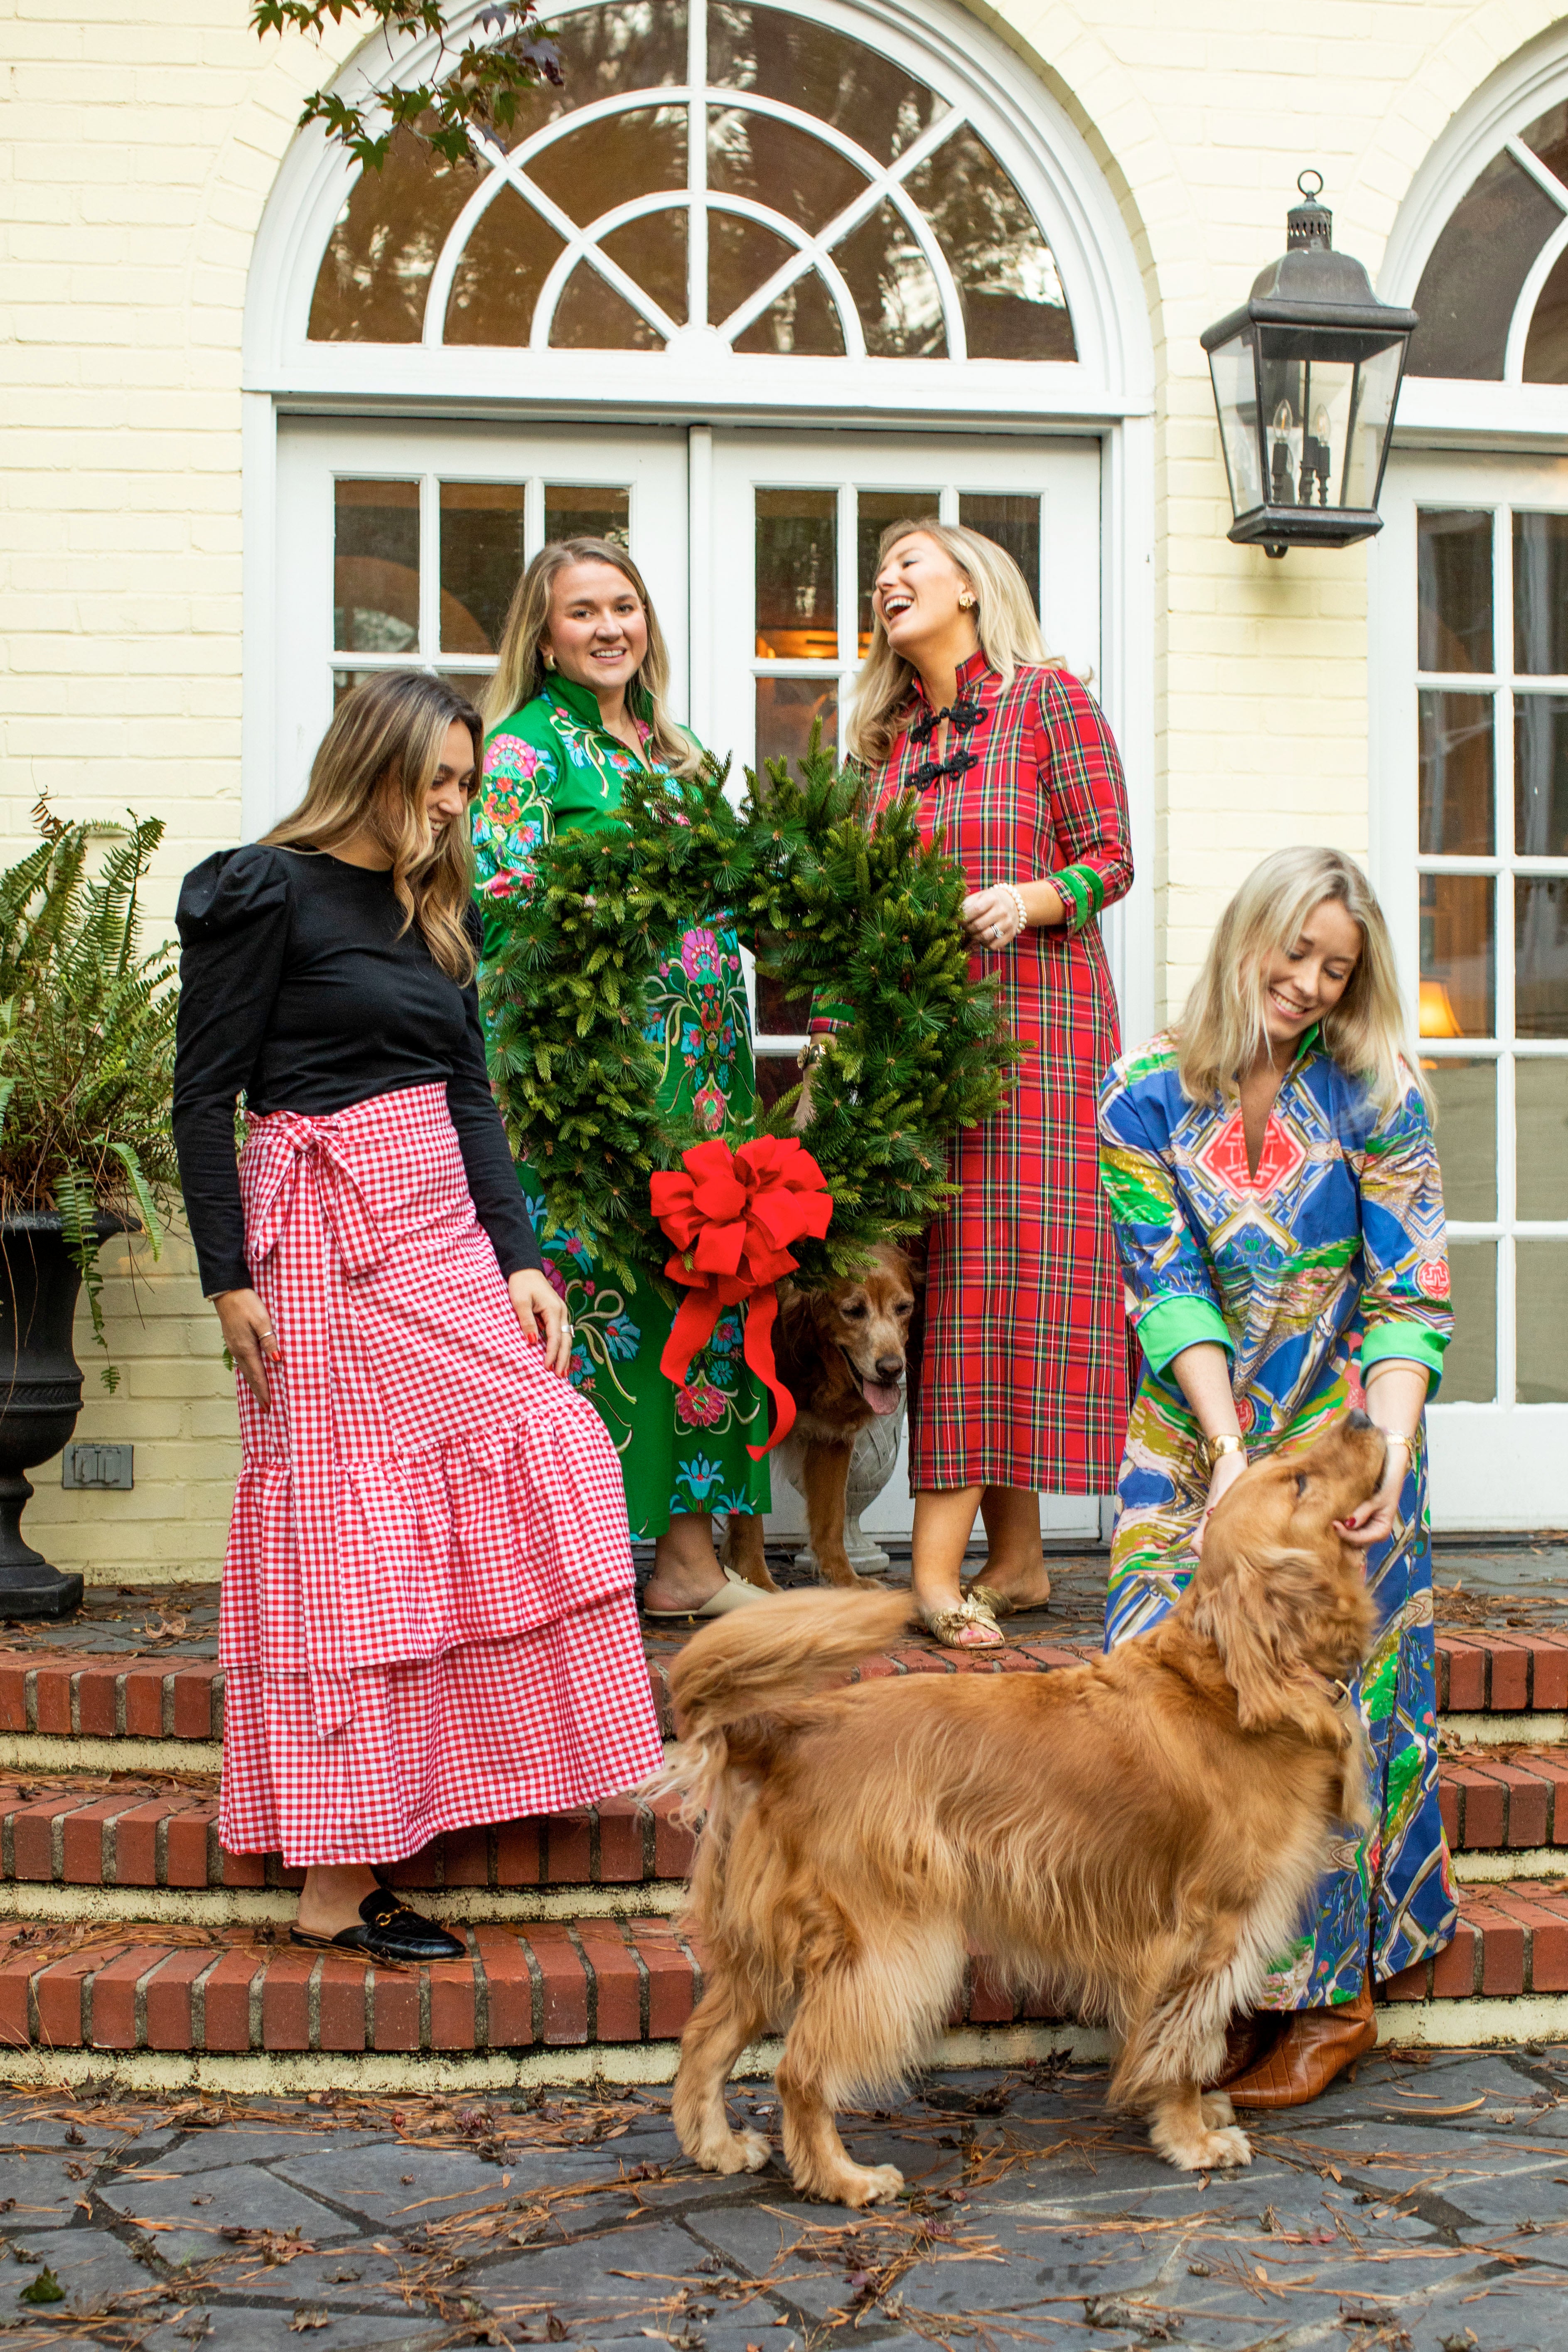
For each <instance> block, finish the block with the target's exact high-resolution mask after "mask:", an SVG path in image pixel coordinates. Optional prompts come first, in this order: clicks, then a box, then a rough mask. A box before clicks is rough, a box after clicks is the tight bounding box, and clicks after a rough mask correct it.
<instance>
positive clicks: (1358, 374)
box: [1203, 172, 1415, 555]
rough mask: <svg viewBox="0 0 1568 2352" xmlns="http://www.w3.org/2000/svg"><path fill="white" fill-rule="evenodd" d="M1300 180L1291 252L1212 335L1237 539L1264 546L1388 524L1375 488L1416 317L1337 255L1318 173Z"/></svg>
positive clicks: (1327, 538)
mask: <svg viewBox="0 0 1568 2352" xmlns="http://www.w3.org/2000/svg"><path fill="white" fill-rule="evenodd" d="M1309 181H1313V182H1315V183H1316V184H1315V186H1312V187H1309V186H1308V182H1309ZM1296 185H1297V187H1298V188H1299V189H1300V192H1301V197H1302V202H1301V203H1300V204H1299V205H1292V206H1291V208H1290V211H1289V215H1287V242H1286V249H1285V251H1284V253H1283V254H1282V255H1281V256H1280V257H1279V260H1278V261H1276V262H1273V263H1271V264H1270V266H1269V267H1268V268H1267V269H1266V270H1265V271H1264V272H1263V274H1262V276H1261V277H1260V278H1258V280H1257V281H1256V283H1255V284H1254V286H1253V289H1252V294H1251V298H1250V299H1249V300H1248V301H1247V304H1246V306H1245V308H1244V309H1242V310H1233V311H1232V312H1231V314H1230V316H1229V318H1227V319H1222V320H1220V322H1219V324H1218V325H1217V326H1215V327H1210V328H1209V330H1208V331H1207V333H1206V334H1205V336H1204V338H1203V346H1204V349H1205V352H1207V353H1208V355H1209V373H1210V375H1211V376H1212V377H1213V379H1214V397H1215V408H1216V409H1217V410H1218V411H1219V430H1220V439H1221V441H1222V442H1223V444H1224V446H1225V465H1226V474H1227V475H1228V476H1229V478H1230V502H1231V506H1232V508H1233V509H1235V513H1236V520H1235V521H1234V522H1233V523H1232V525H1231V528H1230V531H1229V537H1230V538H1232V539H1233V540H1236V541H1237V542H1238V543H1239V544H1240V545H1242V546H1244V547H1256V546H1261V547H1262V549H1263V551H1264V552H1265V554H1267V555H1283V554H1284V553H1285V551H1286V549H1287V548H1290V547H1348V546H1349V545H1350V543H1351V541H1352V540H1356V539H1370V538H1371V537H1372V535H1373V532H1374V531H1378V530H1382V529H1383V519H1382V517H1381V516H1380V515H1379V513H1378V511H1377V499H1378V493H1379V491H1380V490H1381V489H1382V488H1383V469H1384V465H1385V463H1386V462H1387V458H1388V445H1389V441H1390V439H1391V437H1392V436H1393V432H1394V404H1395V402H1396V401H1397V400H1398V398H1399V386H1400V381H1401V379H1402V377H1403V375H1404V373H1405V350H1406V347H1407V346H1408V344H1409V341H1410V337H1411V335H1412V333H1413V331H1414V330H1415V311H1414V310H1394V309H1393V308H1392V307H1391V306H1390V305H1389V304H1388V303H1386V302H1380V301H1379V300H1378V299H1377V297H1376V295H1375V294H1374V293H1373V290H1372V281H1371V279H1370V278H1368V277H1367V274H1366V271H1365V269H1364V268H1363V267H1362V265H1361V263H1360V262H1359V261H1356V260H1354V259H1353V258H1352V256H1351V255H1350V254H1348V253H1336V252H1335V251H1334V249H1333V244H1332V239H1331V229H1332V226H1333V215H1332V213H1331V212H1330V211H1329V210H1328V208H1327V206H1326V205H1321V204H1320V203H1319V201H1318V199H1319V197H1320V196H1321V194H1322V192H1323V183H1322V177H1321V173H1317V172H1303V173H1301V175H1300V179H1299V180H1298V181H1297V183H1296Z"/></svg>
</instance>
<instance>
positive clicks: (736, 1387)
mask: <svg viewBox="0 0 1568 2352" xmlns="http://www.w3.org/2000/svg"><path fill="white" fill-rule="evenodd" d="M645 732H646V730H645ZM635 764H636V755H635V753H633V752H632V751H628V750H627V748H626V745H625V744H624V743H622V742H620V741H618V740H617V739H616V737H615V736H614V735H611V734H610V733H609V732H608V731H607V730H605V728H604V727H603V726H601V724H600V722H599V706H598V703H597V701H596V699H595V696H594V694H593V691H592V689H591V688H588V687H585V686H577V685H574V684H573V683H572V682H571V681H569V680H567V679H565V678H561V677H552V679H551V680H550V683H549V685H548V687H547V688H545V690H544V692H543V693H542V694H538V695H536V696H535V697H534V698H533V700H532V701H531V702H530V703H527V704H526V705H525V706H524V707H523V709H521V710H518V711H514V712H513V713H512V715H511V717H510V719H503V720H502V721H501V723H500V726H499V727H497V728H496V729H494V730H493V731H492V732H491V734H490V735H489V738H488V739H487V740H486V744H485V775H484V788H483V790H482V791H481V792H480V793H479V798H478V799H477V800H476V801H475V803H474V812H473V839H474V860H475V866H476V868H477V875H478V883H477V887H478V895H479V905H480V908H482V910H483V913H484V918H485V952H486V954H487V956H489V955H493V954H494V953H495V950H496V947H497V944H498V942H499V940H500V937H501V935H502V931H503V929H504V926H505V923H506V909H507V905H508V902H509V901H510V899H511V898H514V897H515V896H516V894H517V893H518V892H519V891H520V890H523V889H526V888H527V887H528V881H529V877H530V876H531V873H532V871H533V861H534V859H535V857H536V856H537V855H538V852H539V849H540V845H541V844H542V843H543V842H546V841H549V840H550V839H552V836H553V835H554V834H555V833H556V832H557V830H564V829H566V828H567V827H569V826H574V827H579V828H581V829H582V830H583V831H584V832H595V831H601V830H603V829H604V828H605V827H606V826H608V825H612V824H618V823H619V822H620V807H621V780H622V778H623V777H624V776H626V775H627V774H628V773H629V772H631V770H632V768H633V767H634V766H635ZM659 772H662V771H659ZM647 1035H648V1037H649V1038H650V1039H651V1041H652V1043H653V1044H654V1045H656V1046H658V1049H659V1051H660V1053H661V1054H662V1056H663V1076H662V1077H661V1079H660V1082H659V1088H658V1099H659V1101H660V1103H661V1104H662V1105H663V1106H664V1107H665V1108H667V1109H675V1108H678V1107H679V1108H680V1109H681V1110H684V1111H689V1113H690V1114H691V1116H692V1118H694V1119H695V1121H696V1123H697V1125H698V1126H699V1127H700V1128H702V1129H705V1130H706V1132H707V1133H708V1134H710V1135H719V1136H722V1137H723V1138H724V1139H725V1140H726V1141H727V1142H731V1143H740V1142H742V1141H744V1139H745V1138H746V1137H747V1136H748V1135H749V1134H750V1133H751V1131H752V1118H753V1114H754V1110H755V1102H756V1078H755V1071H754V1068H753V1065H752V1031H751V1023H750V1020H749V1018H748V1015H747V1011H746V986H745V981H744V979H743V977H742V971H741V950H740V944H739V941H738V940H736V937H735V934H734V932H733V931H731V930H727V929H720V928H709V927H707V926H700V927H699V928H698V929H694V930H689V931H688V932H687V933H686V934H685V936H684V937H683V938H681V939H679V940H672V941H671V943H670V946H669V948H668V951H667V953H666V954H664V955H663V956H661V957H660V959H659V965H658V972H657V973H656V975H655V977H654V981H653V984H652V986H651V988H650V990H649V992H648V1017H647ZM518 1177H519V1181H520V1182H521V1185H522V1190H523V1194H524V1197H525V1198H526V1200H527V1202H528V1209H529V1214H530V1215H531V1218H532V1219H533V1225H534V1231H535V1232H536V1233H537V1234H538V1235H539V1239H540V1246H541V1248H542V1251H543V1253H544V1271H545V1273H546V1275H547V1276H549V1278H550V1280H551V1281H552V1283H553V1284H554V1286H555V1287H556V1289H557V1290H558V1291H560V1293H561V1294H562V1296H563V1298H564V1299H565V1301H566V1303H567V1306H568V1307H570V1309H571V1313H572V1324H573V1351H572V1366H571V1379H572V1383H573V1386H574V1388H577V1389H579V1390H581V1391H582V1393H583V1394H584V1396H585V1397H587V1398H588V1400H589V1402H591V1403H592V1404H594V1405H595V1407H596V1408H597V1410H598V1412H599V1414H600V1416H601V1418H602V1419H603V1421H604V1422H605V1426H606V1427H607V1428H608V1430H609V1432H610V1434H611V1436H612V1437H613V1438H614V1440H615V1443H616V1451H617V1453H618V1454H619V1455H620V1460H621V1475H622V1476H623V1478H624V1479H625V1481H626V1509H627V1513H628V1515H629V1517H630V1519H631V1530H632V1534H633V1535H634V1536H639V1537H648V1536H660V1535H663V1534H664V1532H665V1531H666V1529H667V1528H668V1526H669V1522H670V1520H671V1518H673V1517H677V1516H678V1515H679V1514H680V1513H682V1512H688V1511H754V1512H765V1511H766V1510H767V1509H768V1507H769V1505H770V1502H771V1499H772V1486H771V1482H770V1478H769V1473H768V1465H767V1464H766V1463H765V1462H753V1461H752V1458H751V1456H750V1454H748V1453H747V1451H746V1447H747V1444H748V1443H750V1444H753V1445H761V1444H763V1441H764V1440H765V1438H766V1436H767V1433H768V1414H767V1398H766V1395H765V1394H764V1392H763V1389H762V1386H761V1384H760V1383H759V1381H757V1379H756V1376H755V1374H754V1373H753V1372H752V1370H750V1369H749V1367H748V1366H747V1365H746V1364H745V1363H744V1362H743V1361H742V1355H741V1348H742V1340H743V1339H744V1336H745V1319H744V1318H745V1311H746V1310H745V1308H744V1307H729V1308H727V1309H726V1310H725V1312H724V1313H723V1314H722V1315H721V1317H720V1318H719V1321H718V1323H717V1324H716V1325H715V1327H714V1330H713V1334H712V1337H711V1338H710V1339H709V1341H708V1343H707V1345H706V1346H705V1347H703V1348H702V1349H700V1351H699V1352H698V1354H697V1355H695V1356H694V1357H693V1358H692V1360H691V1364H690V1368H689V1370H688V1372H687V1376H686V1381H685V1385H684V1386H683V1387H681V1388H679V1389H678V1388H676V1387H675V1386H674V1385H673V1383H672V1382H671V1381H668V1380H667V1379H666V1377H665V1375H664V1374H663V1373H662V1372H661V1371H660V1370H659V1368H658V1360H659V1356H660V1353H661V1352H662V1350H663V1347H664V1343H665V1341H666V1339H668V1337H669V1327H670V1324H671V1321H672V1320H673V1317H674V1309H673V1308H672V1307H668V1306H667V1305H666V1304H665V1302H664V1300H663V1299H662V1298H661V1297H659V1295H658V1292H657V1291H656V1290H655V1289H654V1287H653V1285H652V1284H651V1282H649V1281H647V1279H646V1278H644V1279H639V1281H638V1283H637V1286H636V1288H635V1289H633V1290H629V1291H627V1290H623V1289H622V1288H621V1286H619V1285H618V1284H617V1283H616V1282H614V1281H612V1280H608V1279H606V1278H605V1276H604V1273H603V1269H602V1268H601V1267H600V1266H599V1265H597V1264H596V1263H595V1257H594V1253H593V1248H592V1245H591V1244H590V1243H589V1242H588V1240H587V1239H586V1238H585V1237H584V1235H583V1234H575V1233H563V1232H561V1231H560V1230H559V1229H557V1228H552V1226H551V1225H550V1223H549V1222H548V1220H547V1217H546V1213H545V1207H544V1187H543V1185H542V1183H541V1182H540V1180H539V1177H538V1174H537V1172H536V1171H534V1170H533V1169H532V1168H531V1167H530V1166H528V1165H526V1164H524V1165H523V1166H521V1168H520V1169H519V1171H518Z"/></svg>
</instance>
